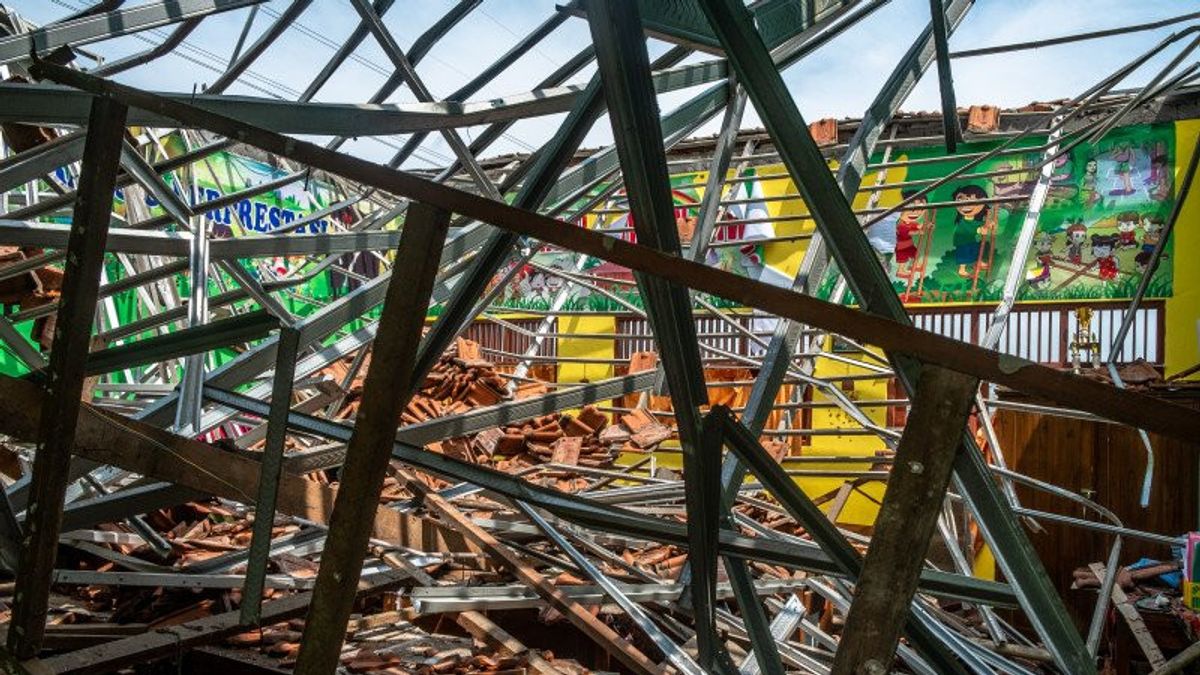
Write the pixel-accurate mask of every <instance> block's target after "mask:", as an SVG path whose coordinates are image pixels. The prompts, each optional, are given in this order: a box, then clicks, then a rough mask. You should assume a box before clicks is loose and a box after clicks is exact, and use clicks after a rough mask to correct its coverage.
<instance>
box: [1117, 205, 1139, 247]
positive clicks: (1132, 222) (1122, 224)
mask: <svg viewBox="0 0 1200 675" xmlns="http://www.w3.org/2000/svg"><path fill="white" fill-rule="evenodd" d="M1138 220H1139V218H1138V214H1136V213H1134V212H1133V211H1125V212H1124V213H1120V214H1118V215H1117V238H1118V241H1117V247H1118V248H1135V247H1137V226H1138Z"/></svg>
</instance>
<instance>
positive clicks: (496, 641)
mask: <svg viewBox="0 0 1200 675" xmlns="http://www.w3.org/2000/svg"><path fill="white" fill-rule="evenodd" d="M454 620H455V622H456V623H458V625H459V626H461V627H462V629H463V630H465V631H467V632H468V633H470V634H471V635H473V636H474V637H475V638H476V639H478V640H480V641H482V642H483V643H484V644H486V645H487V646H488V647H490V648H491V649H495V650H496V651H497V652H498V653H499V654H501V655H503V656H521V655H525V656H526V658H527V659H528V663H529V670H531V671H533V672H534V673H537V674H538V675H561V672H562V671H560V670H559V669H558V668H555V667H554V666H553V665H552V664H551V663H550V662H549V661H547V660H546V659H543V658H542V657H541V656H538V655H537V654H536V653H534V652H532V651H530V650H529V648H528V647H526V646H525V645H523V644H521V641H520V640H518V639H517V638H515V637H513V636H512V635H511V634H510V633H509V632H508V631H506V630H504V629H503V628H501V627H500V626H497V625H496V624H495V622H493V621H492V620H491V619H489V618H487V617H486V616H484V615H483V613H482V612H476V611H474V610H470V611H466V612H459V614H458V616H457V617H455V619H454Z"/></svg>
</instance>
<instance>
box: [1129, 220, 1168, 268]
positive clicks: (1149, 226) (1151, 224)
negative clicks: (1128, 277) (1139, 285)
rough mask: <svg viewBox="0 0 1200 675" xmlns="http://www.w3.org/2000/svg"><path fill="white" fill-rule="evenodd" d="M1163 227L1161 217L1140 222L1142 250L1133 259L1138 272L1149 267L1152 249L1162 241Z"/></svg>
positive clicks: (1152, 254) (1152, 253)
mask: <svg viewBox="0 0 1200 675" xmlns="http://www.w3.org/2000/svg"><path fill="white" fill-rule="evenodd" d="M1164 225H1165V223H1164V222H1163V217H1162V216H1147V217H1146V218H1144V219H1143V220H1142V250H1141V251H1138V254H1137V255H1136V256H1134V258H1133V262H1134V264H1136V265H1137V268H1138V271H1139V272H1145V271H1146V268H1147V267H1149V265H1150V258H1152V257H1153V256H1154V249H1155V248H1156V247H1157V246H1158V242H1159V241H1160V240H1161V239H1162V231H1163V227H1164Z"/></svg>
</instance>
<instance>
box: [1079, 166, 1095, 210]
mask: <svg viewBox="0 0 1200 675" xmlns="http://www.w3.org/2000/svg"><path fill="white" fill-rule="evenodd" d="M1099 173H1100V163H1099V162H1097V161H1096V160H1095V159H1089V160H1088V161H1087V164H1086V165H1084V168H1083V179H1082V180H1081V181H1080V184H1079V194H1080V197H1082V198H1083V208H1085V209H1090V208H1092V207H1093V206H1095V205H1096V203H1097V202H1099V201H1100V189H1099V185H1098V181H1099Z"/></svg>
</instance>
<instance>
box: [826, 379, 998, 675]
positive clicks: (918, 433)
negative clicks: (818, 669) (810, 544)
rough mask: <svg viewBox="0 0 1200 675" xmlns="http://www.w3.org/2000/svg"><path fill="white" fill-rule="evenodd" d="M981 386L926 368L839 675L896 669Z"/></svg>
mask: <svg viewBox="0 0 1200 675" xmlns="http://www.w3.org/2000/svg"><path fill="white" fill-rule="evenodd" d="M978 386H979V381H978V380H976V379H975V378H973V377H970V376H967V375H962V374H959V373H956V372H954V371H951V370H946V369H944V368H938V367H936V366H923V367H922V368H921V375H920V378H919V379H918V381H917V389H916V395H915V396H914V398H913V406H912V412H911V414H910V415H909V417H908V423H907V424H906V425H905V427H904V435H903V436H901V437H900V445H899V447H898V448H897V449H896V459H895V462H894V463H893V465H892V473H891V476H890V477H889V478H888V482H887V492H885V493H884V496H883V505H882V506H881V507H880V508H879V515H878V516H877V517H876V519H875V534H874V535H873V536H872V537H871V545H870V547H869V548H868V549H867V556H866V559H865V560H864V561H863V567H862V573H861V574H860V575H859V578H858V583H857V585H856V586H855V596H854V603H853V604H852V605H851V606H850V613H849V615H848V616H847V617H846V628H845V630H844V631H843V632H842V639H841V641H840V642H839V643H838V650H837V654H836V655H835V657H834V661H833V671H832V672H833V675H852V674H857V673H876V672H878V673H884V672H888V671H889V670H890V669H891V662H892V658H893V655H894V654H895V652H896V643H897V642H898V641H899V640H900V631H901V629H902V628H903V627H904V622H905V620H906V618H907V616H908V610H909V607H910V606H911V605H912V600H913V595H914V594H915V593H916V591H917V580H918V579H919V578H920V575H921V568H922V566H923V563H924V561H925V552H926V550H927V549H928V547H929V541H930V539H931V537H932V536H933V532H934V529H935V528H936V527H937V520H938V517H939V515H940V514H941V512H942V501H943V500H944V499H945V497H946V487H947V485H949V483H950V474H951V473H952V471H953V467H954V455H955V452H956V451H957V449H958V447H959V444H960V441H961V439H962V429H963V427H964V426H965V425H966V423H967V415H968V414H969V413H970V411H971V402H972V400H973V397H974V394H975V390H976V389H977V388H978Z"/></svg>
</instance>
